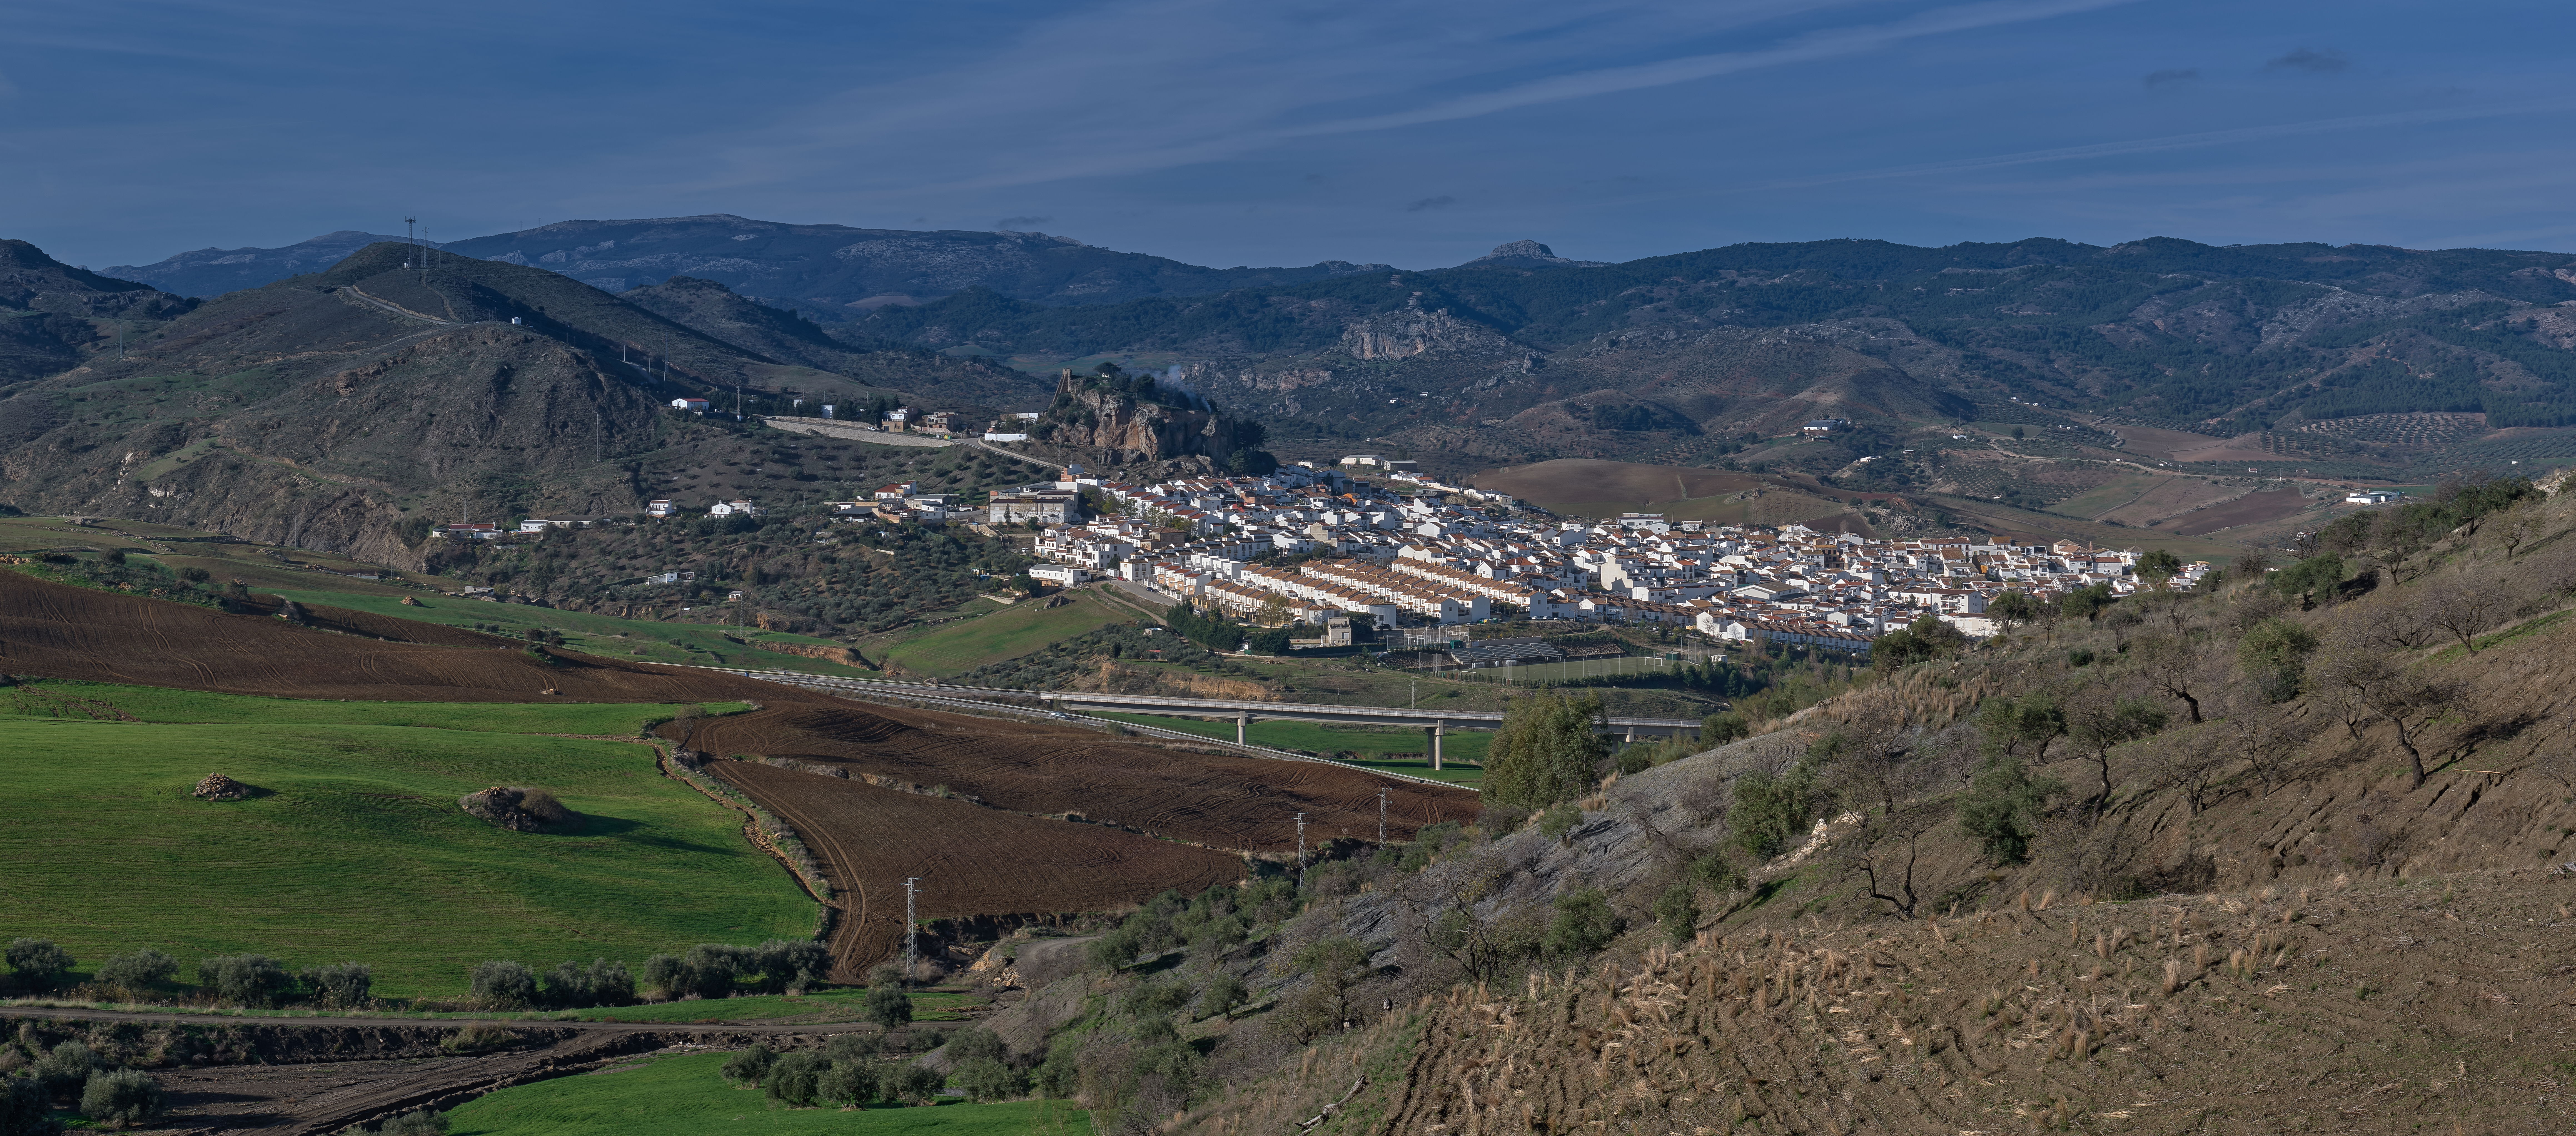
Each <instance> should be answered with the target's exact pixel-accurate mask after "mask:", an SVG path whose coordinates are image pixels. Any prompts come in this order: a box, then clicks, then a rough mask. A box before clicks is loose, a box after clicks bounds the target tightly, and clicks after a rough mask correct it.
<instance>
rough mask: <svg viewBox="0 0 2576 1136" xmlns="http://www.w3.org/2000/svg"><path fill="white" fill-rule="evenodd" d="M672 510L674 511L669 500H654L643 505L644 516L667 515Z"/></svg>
mask: <svg viewBox="0 0 2576 1136" xmlns="http://www.w3.org/2000/svg"><path fill="white" fill-rule="evenodd" d="M674 511H675V510H674V509H673V507H672V505H671V503H670V502H668V501H655V502H653V503H651V504H649V505H646V506H644V515H645V516H648V517H667V516H670V515H671V514H672V513H673V512H674Z"/></svg>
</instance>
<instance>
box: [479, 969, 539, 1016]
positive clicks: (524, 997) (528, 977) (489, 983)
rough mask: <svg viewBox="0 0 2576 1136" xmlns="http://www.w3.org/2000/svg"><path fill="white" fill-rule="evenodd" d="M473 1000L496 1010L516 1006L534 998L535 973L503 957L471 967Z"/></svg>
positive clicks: (518, 1007) (521, 1005)
mask: <svg viewBox="0 0 2576 1136" xmlns="http://www.w3.org/2000/svg"><path fill="white" fill-rule="evenodd" d="M474 1000H475V1001H476V1002H480V1003H482V1004H483V1005H485V1006H487V1007H490V1008H492V1009H496V1010H516V1009H522V1008H525V1007H528V1006H533V1005H535V1004H536V1002H537V976H536V975H534V974H530V973H529V972H528V968H527V967H524V966H521V965H519V964H518V963H515V962H510V961H508V960H506V959H494V960H492V961H490V962H485V963H480V964H477V965H476V966H475V967H474Z"/></svg>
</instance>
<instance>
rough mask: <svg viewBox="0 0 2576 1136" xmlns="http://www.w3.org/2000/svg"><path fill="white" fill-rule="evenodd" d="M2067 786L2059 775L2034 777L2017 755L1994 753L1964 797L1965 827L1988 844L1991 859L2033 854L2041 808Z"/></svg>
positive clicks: (2001, 860) (2007, 860) (2014, 859)
mask: <svg viewBox="0 0 2576 1136" xmlns="http://www.w3.org/2000/svg"><path fill="white" fill-rule="evenodd" d="M2065 791H2066V787H2065V786H2064V785H2061V784H2059V783H2058V782H2057V781H2056V780H2055V779H2053V778H2048V777H2033V776H2031V774H2030V770H2029V769H2027V768H2024V767H2023V765H2022V763H2021V762H2020V761H2019V760H2017V759H2014V758H2010V757H2002V756H1998V757H1994V758H1991V759H1989V760H1988V761H1987V762H1986V764H1985V766H1984V767H1983V768H1981V769H1979V770H1977V774H1976V776H1975V777H1974V778H1973V779H1971V780H1970V781H1969V782H1968V791H1967V792H1966V793H1963V794H1961V795H1960V797H1959V809H1958V811H1959V827H1960V829H1961V830H1963V831H1965V832H1966V833H1967V834H1968V835H1970V836H1974V837H1976V838H1977V839H1978V840H1979V841H1981V842H1983V843H1984V846H1985V855H1986V859H1988V860H1990V861H1992V862H1994V863H1995V864H1998V865H2002V864H2018V863H2020V862H2022V861H2023V860H2025V859H2028V858H2029V857H2030V841H2031V838H2032V837H2033V836H2035V835H2037V834H2038V832H2039V812H2040V809H2041V808H2043V807H2045V806H2046V805H2047V803H2048V799H2049V798H2050V797H2054V796H2056V795H2057V794H2059V793H2062V792H2065Z"/></svg>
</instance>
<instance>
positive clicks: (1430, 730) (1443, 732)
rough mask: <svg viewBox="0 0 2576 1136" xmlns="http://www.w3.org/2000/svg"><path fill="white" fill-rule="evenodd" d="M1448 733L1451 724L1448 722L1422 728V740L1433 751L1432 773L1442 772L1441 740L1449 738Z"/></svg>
mask: <svg viewBox="0 0 2576 1136" xmlns="http://www.w3.org/2000/svg"><path fill="white" fill-rule="evenodd" d="M1448 732H1449V723H1447V722H1437V723H1434V724H1432V725H1428V726H1424V727H1422V740H1423V741H1424V742H1425V743H1426V744H1427V746H1428V747H1429V748H1430V750H1431V771H1432V772H1434V773H1437V772H1439V771H1440V739H1441V738H1443V737H1445V736H1447V735H1448Z"/></svg>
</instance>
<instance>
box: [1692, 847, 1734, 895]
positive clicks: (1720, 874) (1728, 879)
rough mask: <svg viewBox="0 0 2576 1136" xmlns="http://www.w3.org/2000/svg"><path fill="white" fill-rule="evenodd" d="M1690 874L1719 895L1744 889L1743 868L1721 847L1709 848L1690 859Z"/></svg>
mask: <svg viewBox="0 0 2576 1136" xmlns="http://www.w3.org/2000/svg"><path fill="white" fill-rule="evenodd" d="M1690 875H1691V878H1692V879H1695V880H1698V881H1699V882H1701V883H1703V884H1706V885H1708V888H1709V890H1711V891H1714V892H1717V893H1718V894H1720V895H1724V894H1727V893H1729V892H1739V891H1743V890H1744V884H1745V880H1744V869H1743V867H1742V866H1740V865H1738V864H1737V863H1736V862H1735V861H1734V860H1731V859H1729V858H1728V857H1727V855H1726V850H1725V849H1723V848H1712V849H1709V850H1708V854H1707V855H1704V856H1701V857H1700V858H1699V859H1697V860H1693V861H1691V866H1690Z"/></svg>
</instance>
